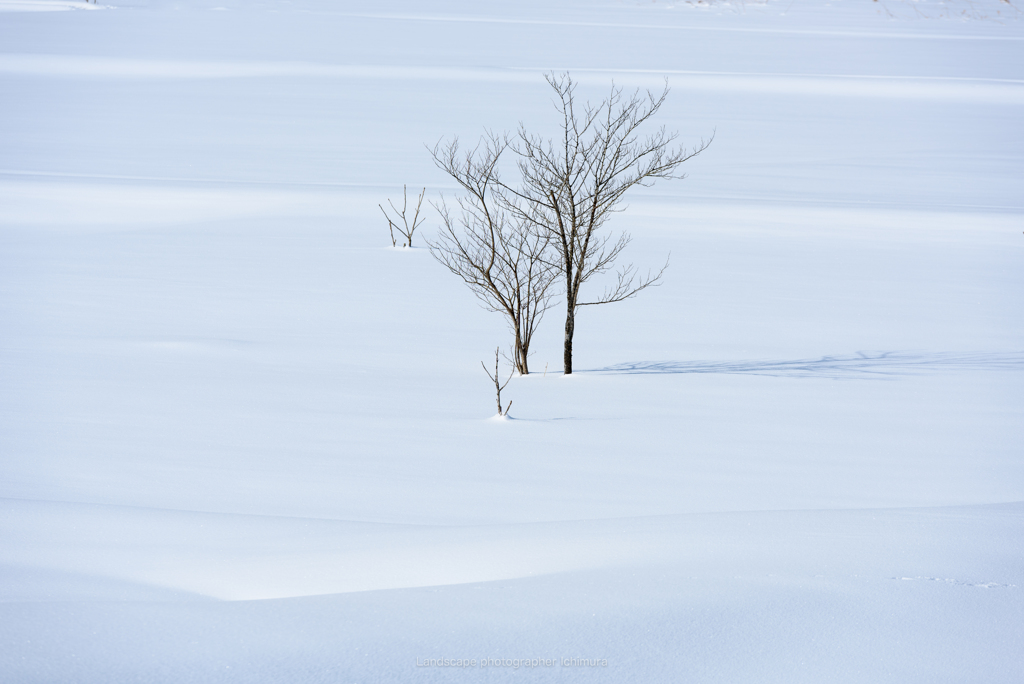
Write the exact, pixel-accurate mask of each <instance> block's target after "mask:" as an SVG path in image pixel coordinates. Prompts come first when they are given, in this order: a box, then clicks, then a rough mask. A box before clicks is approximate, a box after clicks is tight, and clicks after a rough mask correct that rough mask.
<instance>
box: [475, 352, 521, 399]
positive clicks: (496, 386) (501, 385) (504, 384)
mask: <svg viewBox="0 0 1024 684" xmlns="http://www.w3.org/2000/svg"><path fill="white" fill-rule="evenodd" d="M499 356H501V347H497V348H495V350H494V375H491V371H489V370H487V366H484V362H483V361H481V362H480V365H481V366H484V372H485V373H487V377H489V378H490V379H491V380H492V381H493V382H494V393H495V394H496V395H497V401H498V415H499V416H507V415H508V410H509V409H510V408H512V401H511V400H510V401H509V402H508V406H506V407H505V408H504V409H502V408H501V390H503V389H505V388H506V387H507V386H508V383H510V382H511V381H512V376H513V375H515V372H516V371H515V369H514V368H513V369H512V372H511V373H510V374H509V376H508V378H507V379H506V380H505V382H501V381H500V380H499V379H498V378H499V377H501V376H499V375H498V357H499Z"/></svg>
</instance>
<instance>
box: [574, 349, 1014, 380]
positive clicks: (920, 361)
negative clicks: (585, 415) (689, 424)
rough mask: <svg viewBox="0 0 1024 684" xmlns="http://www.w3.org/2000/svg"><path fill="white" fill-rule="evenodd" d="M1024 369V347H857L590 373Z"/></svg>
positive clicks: (808, 374) (884, 373)
mask: <svg viewBox="0 0 1024 684" xmlns="http://www.w3.org/2000/svg"><path fill="white" fill-rule="evenodd" d="M1019 370H1024V352H1009V353H990V352H939V353H920V352H857V353H856V354H850V355H845V356H822V357H821V358H818V359H796V360H793V361H634V362H629V363H620V364H617V365H614V366H607V367H605V368H596V369H593V370H591V371H589V372H591V373H608V374H627V375H649V374H676V373H717V374H734V375H765V376H769V377H777V378H830V379H833V380H848V379H858V378H860V379H869V378H895V377H901V376H907V375H925V374H933V373H944V372H962V371H1019Z"/></svg>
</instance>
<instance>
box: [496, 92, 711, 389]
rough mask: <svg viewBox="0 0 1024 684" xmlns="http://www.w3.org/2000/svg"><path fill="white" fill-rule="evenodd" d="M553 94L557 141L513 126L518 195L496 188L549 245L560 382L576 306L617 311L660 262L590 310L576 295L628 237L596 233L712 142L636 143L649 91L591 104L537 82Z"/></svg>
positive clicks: (654, 103) (623, 277)
mask: <svg viewBox="0 0 1024 684" xmlns="http://www.w3.org/2000/svg"><path fill="white" fill-rule="evenodd" d="M545 78H546V79H547V82H548V84H549V85H550V86H551V87H552V88H553V89H554V91H555V94H556V95H557V99H556V107H557V109H558V111H559V113H560V114H561V117H562V122H561V128H562V130H561V132H560V135H559V137H558V138H555V139H546V138H542V137H539V136H535V135H532V134H530V133H528V132H527V131H526V130H525V129H524V128H523V127H522V126H520V129H519V133H518V136H517V138H516V140H515V141H514V142H513V143H511V144H510V145H509V146H510V147H511V149H512V150H513V151H514V152H515V153H516V155H517V156H518V167H519V172H520V175H521V177H522V184H521V186H519V187H512V186H508V185H505V184H501V191H502V193H504V194H505V195H506V196H507V197H508V198H509V199H510V200H513V201H508V202H507V205H508V206H509V207H510V210H511V211H512V213H513V214H514V216H515V218H516V219H518V220H520V221H523V222H524V223H526V224H527V225H528V226H530V227H532V228H533V229H534V230H535V231H536V232H538V233H540V234H543V235H547V236H548V237H549V238H550V244H551V245H552V247H553V249H554V252H555V258H554V259H553V263H554V264H555V265H556V266H557V268H558V271H559V273H560V275H561V278H562V280H563V283H564V287H565V300H566V301H565V304H566V314H565V343H564V349H563V362H564V366H565V373H566V374H567V375H568V374H570V373H572V349H573V347H572V345H573V334H574V331H575V322H576V312H577V310H578V309H579V307H581V306H587V305H594V304H608V303H611V302H620V301H623V300H625V299H629V298H631V297H634V296H636V295H637V294H638V293H639V292H641V291H642V290H644V289H646V288H648V287H651V286H652V285H657V284H658V283H659V281H660V280H661V277H662V274H663V273H664V271H665V268H666V267H667V266H668V262H667V261H666V264H665V266H664V267H662V269H661V270H659V271H658V272H656V273H653V272H648V273H647V274H645V275H641V274H639V273H638V272H637V269H636V267H634V266H633V265H632V264H627V265H626V266H624V267H622V268H620V269H619V271H618V273H617V277H616V282H615V284H614V285H613V286H612V287H610V288H608V289H607V290H605V292H604V293H603V294H602V295H601V296H600V297H598V298H597V299H594V300H592V301H581V299H580V289H581V287H582V285H583V284H584V283H586V282H587V281H588V280H590V278H592V277H593V276H595V275H599V274H601V273H605V272H607V271H609V270H611V269H612V268H613V267H614V264H615V261H616V259H617V258H618V257H619V255H620V254H621V253H622V250H623V249H625V247H626V245H628V244H629V241H630V236H629V234H628V233H621V234H619V236H618V237H617V238H615V239H612V236H610V235H609V234H607V233H606V232H604V231H603V230H602V229H603V228H604V227H605V223H606V222H607V221H608V219H609V218H611V216H612V214H613V213H615V212H617V211H620V210H621V209H620V203H621V200H622V197H623V195H624V194H625V193H626V192H627V191H628V190H629V189H631V188H633V187H635V186H649V185H651V184H653V183H654V181H655V180H657V179H670V178H684V177H685V176H684V175H682V174H679V173H678V172H677V170H678V168H679V166H680V164H682V163H683V162H685V161H687V160H688V159H692V158H693V157H695V156H696V155H698V154H700V153H701V152H703V151H704V150H705V149H707V147H708V145H710V144H711V140H712V139H713V138H714V136H713V135H712V137H711V138H710V139H708V140H706V141H705V140H703V139H701V141H700V144H698V145H696V146H695V147H692V148H689V149H688V148H685V147H681V146H675V140H676V137H677V135H676V134H674V133H673V134H670V133H667V132H666V131H665V128H664V127H662V128H661V129H659V130H656V131H655V132H654V133H652V134H649V135H646V136H645V137H641V131H640V129H641V128H642V127H644V126H645V124H647V123H648V122H649V121H650V119H651V118H652V117H653V116H654V115H655V114H656V113H657V112H658V110H659V109H661V106H662V105H663V104H664V102H665V98H666V97H667V95H668V85H667V83H666V86H665V89H664V90H663V91H662V92H661V94H660V95H655V94H654V93H652V92H650V91H647V92H646V93H644V94H641V93H640V91H636V92H634V93H633V94H632V95H630V96H628V97H626V96H624V95H623V92H622V89H621V88H616V87H615V86H614V85H613V86H612V89H611V93H610V94H609V95H608V96H607V97H606V98H605V99H604V100H602V101H601V102H600V103H598V104H597V105H591V104H590V103H589V102H588V103H586V104H585V105H583V106H582V107H579V106H578V103H577V101H576V84H575V83H574V82H573V80H572V78H570V76H569V75H568V74H562V75H554V74H549V75H548V76H546V77H545Z"/></svg>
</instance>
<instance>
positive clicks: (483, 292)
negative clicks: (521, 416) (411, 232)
mask: <svg viewBox="0 0 1024 684" xmlns="http://www.w3.org/2000/svg"><path fill="white" fill-rule="evenodd" d="M507 146H508V141H507V140H506V139H504V138H500V137H497V136H494V135H488V136H485V137H484V138H483V140H481V142H480V144H479V145H478V146H477V147H476V148H474V149H472V150H469V151H466V152H462V151H460V149H459V142H458V140H453V141H451V142H450V143H448V144H445V145H442V144H440V143H438V145H437V146H436V147H435V148H434V149H433V152H432V154H433V156H434V162H435V163H436V164H437V166H438V167H439V168H440V169H441V170H443V171H444V172H445V173H447V174H448V175H449V176H451V177H452V178H454V179H455V181H456V182H457V183H458V184H459V185H460V186H461V187H462V188H463V190H464V191H465V193H464V194H463V195H461V196H459V197H458V198H457V199H456V200H455V202H456V205H457V209H456V210H454V211H453V210H452V209H450V208H449V207H448V205H447V204H446V203H445V200H444V198H443V197H442V198H441V201H440V202H438V203H437V204H435V207H436V208H437V210H438V213H439V214H440V215H441V219H442V222H443V224H444V225H443V227H442V229H441V231H440V233H439V234H438V236H437V237H436V238H434V239H433V240H428V241H427V242H428V244H429V246H430V251H431V253H432V254H433V255H434V257H435V258H436V259H437V260H438V261H440V262H441V263H442V264H443V265H444V266H445V267H447V268H448V270H449V271H451V272H452V273H454V274H455V275H457V276H459V277H460V278H462V280H463V281H464V282H465V283H466V284H467V285H468V286H469V288H470V290H472V292H473V294H474V295H476V297H477V298H478V299H479V300H480V301H481V302H482V303H483V305H484V306H485V307H486V308H487V309H489V310H491V311H497V312H500V313H502V314H504V315H505V317H506V319H507V321H508V323H509V327H510V328H511V331H512V334H513V336H514V341H513V344H512V364H513V366H514V368H515V370H517V371H518V372H519V373H520V374H522V375H527V374H528V373H529V372H530V370H529V353H530V342H531V340H532V339H533V334H534V331H536V329H537V325H538V324H539V323H540V320H541V318H542V317H543V315H544V312H545V311H546V310H547V309H548V308H549V307H550V305H551V297H552V294H553V289H552V285H553V283H554V282H555V279H556V277H557V271H556V270H555V268H554V266H553V264H552V262H551V261H550V259H548V258H547V256H546V255H547V253H548V252H549V243H550V241H551V236H550V234H549V233H547V232H540V231H536V230H532V229H531V228H532V226H531V224H530V223H529V222H528V221H527V220H526V219H525V218H524V217H523V212H522V211H519V210H517V209H516V208H515V207H514V206H511V205H510V204H509V196H508V194H507V193H505V192H504V191H503V190H502V187H503V186H502V185H501V181H500V178H499V176H498V170H497V166H498V161H499V159H500V158H501V155H502V153H503V152H504V151H505V150H506V149H507Z"/></svg>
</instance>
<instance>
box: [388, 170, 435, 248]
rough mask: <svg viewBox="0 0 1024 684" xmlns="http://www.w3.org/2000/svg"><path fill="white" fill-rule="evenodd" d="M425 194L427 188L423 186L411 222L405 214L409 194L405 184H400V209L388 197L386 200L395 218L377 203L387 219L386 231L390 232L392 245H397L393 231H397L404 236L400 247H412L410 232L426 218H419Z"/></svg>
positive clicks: (414, 230) (413, 231)
mask: <svg viewBox="0 0 1024 684" xmlns="http://www.w3.org/2000/svg"><path fill="white" fill-rule="evenodd" d="M426 194H427V189H426V188H423V191H422V192H421V193H420V197H419V199H418V200H417V201H416V211H415V212H413V215H412V221H411V222H410V221H409V219H408V217H407V216H406V211H407V210H408V208H409V196H408V192H407V189H406V186H404V185H403V186H402V210H401V211H399V210H398V207H396V206H395V203H394V202H392V201H391V200H390V199H389V200H388V204H389V205H390V206H391V210H392V211H393V212H395V214H396V218H391V215H390V214H388V212H387V210H386V209H385V208H384V205H383V204H378V205H377V206H378V207H380V210H381V211H382V212H384V218H386V219H387V220H388V231H389V232H390V233H391V246H392V247H397V246H398V243H397V241H396V240H395V231H398V234H399V235H401V236H402V237H404V238H405V242H403V243H402V247H412V234H413V233H415V232H416V229H417V228H419V227H420V226H421V225H422V224H423V222H424V221H426V220H427V219H426V218H425V217H424V218H420V207H422V206H423V196H424V195H426Z"/></svg>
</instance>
